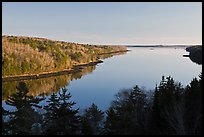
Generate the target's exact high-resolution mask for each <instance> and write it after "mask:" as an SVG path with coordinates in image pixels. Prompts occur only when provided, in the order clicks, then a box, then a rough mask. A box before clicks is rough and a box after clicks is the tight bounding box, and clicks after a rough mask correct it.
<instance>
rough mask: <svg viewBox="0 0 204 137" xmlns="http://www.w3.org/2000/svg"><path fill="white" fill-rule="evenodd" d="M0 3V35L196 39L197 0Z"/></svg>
mask: <svg viewBox="0 0 204 137" xmlns="http://www.w3.org/2000/svg"><path fill="white" fill-rule="evenodd" d="M2 5H3V6H2V35H21V36H36V37H46V38H49V39H53V40H64V41H68V42H78V43H89V44H133V45H134V44H202V3H201V2H195V3H193V2H188V3H184V2H181V3H179V2H174V3H168V2H164V3H158V2H154V3H151V2H148V3H146V2H144V3H143V2H127V3H126V2H117V3H115V2H72V3H71V2H65V3H64V2H63V3H62V2H59V3H57V2H49V3H41V2H34V3H31V2H28V3H22V2H18V3H12V2H3V4H2Z"/></svg>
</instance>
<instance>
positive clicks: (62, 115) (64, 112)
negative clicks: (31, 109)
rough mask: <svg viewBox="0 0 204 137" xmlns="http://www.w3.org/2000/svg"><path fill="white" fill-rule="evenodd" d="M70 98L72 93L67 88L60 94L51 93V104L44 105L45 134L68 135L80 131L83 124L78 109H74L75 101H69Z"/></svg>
mask: <svg viewBox="0 0 204 137" xmlns="http://www.w3.org/2000/svg"><path fill="white" fill-rule="evenodd" d="M70 98H71V95H70V93H67V90H66V89H65V88H62V90H61V91H59V93H58V96H57V94H55V93H53V94H52V95H51V97H50V98H49V100H48V101H47V102H49V104H48V105H46V106H45V107H44V109H45V110H46V113H45V114H44V124H43V127H44V129H45V131H44V134H52V135H62V134H64V135H67V134H79V133H80V131H81V125H80V121H79V116H78V109H76V110H73V109H72V106H73V105H74V104H75V102H68V100H69V99H70Z"/></svg>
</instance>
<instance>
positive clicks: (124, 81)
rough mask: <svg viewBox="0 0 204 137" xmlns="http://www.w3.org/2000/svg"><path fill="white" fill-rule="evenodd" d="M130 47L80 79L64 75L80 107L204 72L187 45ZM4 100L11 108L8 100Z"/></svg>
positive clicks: (101, 105) (102, 106) (183, 80)
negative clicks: (125, 91)
mask: <svg viewBox="0 0 204 137" xmlns="http://www.w3.org/2000/svg"><path fill="white" fill-rule="evenodd" d="M129 50H131V51H130V52H128V53H127V54H124V55H119V56H114V57H112V58H108V59H105V60H104V63H101V64H98V65H97V66H95V67H94V68H90V69H89V70H87V71H86V75H84V74H82V75H80V76H79V77H78V78H77V79H76V78H66V77H65V78H64V80H63V81H64V82H65V85H63V86H65V87H66V88H67V89H68V91H69V92H71V95H72V98H71V100H72V101H75V102H76V105H75V107H76V108H78V107H80V109H84V108H86V107H89V106H90V105H91V104H92V103H95V104H96V105H98V107H99V109H102V110H106V109H107V108H108V107H109V106H110V103H111V101H112V100H113V99H114V95H115V94H116V93H117V92H118V91H120V89H123V88H132V87H133V86H135V85H136V84H137V85H139V86H140V87H145V89H146V90H149V89H154V88H155V85H156V84H159V82H160V80H161V77H162V75H163V76H172V77H173V78H174V79H175V80H176V81H179V82H181V83H182V85H183V86H186V85H187V84H189V83H190V81H191V80H192V79H193V78H194V77H198V75H199V74H200V72H201V71H202V65H198V64H196V63H193V62H192V61H191V60H190V59H189V58H184V57H183V56H182V55H183V54H188V53H187V52H186V51H185V48H176V49H175V48H154V49H153V50H151V49H150V48H141V47H137V48H129ZM67 79H69V80H67ZM45 82H46V79H45ZM41 83H42V82H41ZM51 84H54V83H52V82H50V85H51ZM48 85H49V84H48ZM61 87H62V86H61ZM59 88H60V87H59ZM48 89H49V88H48ZM51 89H52V88H50V89H49V90H51ZM2 103H3V106H4V107H5V108H7V109H9V108H8V107H7V106H5V103H4V101H2ZM44 103H45V102H42V103H41V104H44Z"/></svg>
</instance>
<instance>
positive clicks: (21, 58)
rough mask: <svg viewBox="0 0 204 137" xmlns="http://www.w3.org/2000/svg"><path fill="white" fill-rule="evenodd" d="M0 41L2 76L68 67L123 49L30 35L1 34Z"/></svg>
mask: <svg viewBox="0 0 204 137" xmlns="http://www.w3.org/2000/svg"><path fill="white" fill-rule="evenodd" d="M2 41H3V46H2V47H3V56H2V64H3V66H2V67H3V71H2V72H3V76H8V75H17V74H25V73H40V72H44V71H56V70H62V69H65V68H72V67H73V65H76V64H80V63H89V62H91V61H96V60H98V59H100V56H99V54H101V53H108V52H110V51H120V50H125V49H124V48H118V47H114V46H113V47H110V46H109V47H108V48H107V46H95V45H88V46H87V45H84V44H76V43H69V42H60V41H52V40H48V39H44V38H32V37H17V36H2ZM25 60H26V61H25ZM19 68H20V69H19Z"/></svg>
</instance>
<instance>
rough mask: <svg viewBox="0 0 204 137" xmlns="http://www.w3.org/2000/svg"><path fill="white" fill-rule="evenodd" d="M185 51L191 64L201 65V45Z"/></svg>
mask: <svg viewBox="0 0 204 137" xmlns="http://www.w3.org/2000/svg"><path fill="white" fill-rule="evenodd" d="M186 51H188V52H189V58H190V59H191V60H192V61H193V62H195V63H197V64H199V65H200V64H202V45H197V46H191V47H187V48H186Z"/></svg>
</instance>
